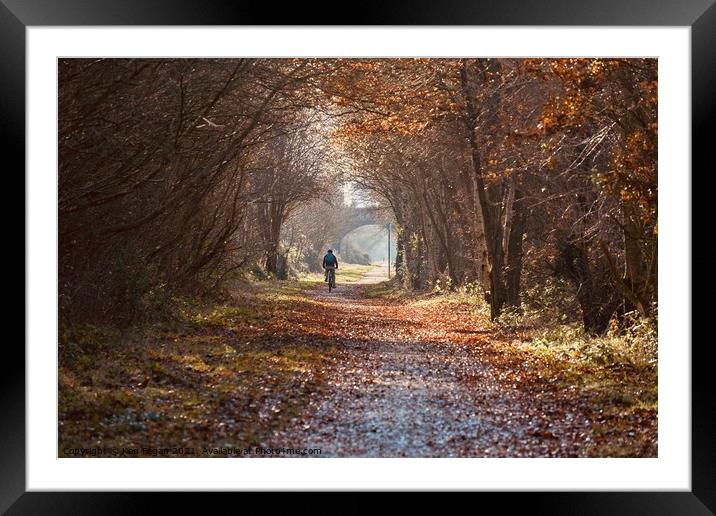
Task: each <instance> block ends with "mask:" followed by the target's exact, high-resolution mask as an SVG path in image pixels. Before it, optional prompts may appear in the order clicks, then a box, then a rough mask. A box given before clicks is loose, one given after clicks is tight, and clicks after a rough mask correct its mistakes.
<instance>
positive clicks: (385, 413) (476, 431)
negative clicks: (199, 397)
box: [263, 269, 593, 457]
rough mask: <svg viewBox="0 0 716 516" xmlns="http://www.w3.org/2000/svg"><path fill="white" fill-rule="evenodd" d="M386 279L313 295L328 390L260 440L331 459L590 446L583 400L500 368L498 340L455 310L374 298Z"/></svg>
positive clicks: (548, 451)
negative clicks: (325, 348) (330, 349)
mask: <svg viewBox="0 0 716 516" xmlns="http://www.w3.org/2000/svg"><path fill="white" fill-rule="evenodd" d="M384 278H385V270H384V269H381V270H373V271H371V272H369V273H368V274H367V275H366V276H365V277H364V278H362V279H361V280H359V281H358V282H357V283H353V284H346V283H344V284H341V283H340V276H339V277H338V280H339V283H338V289H337V290H336V291H334V292H333V293H331V294H329V293H328V292H327V290H326V289H325V286H324V284H322V285H320V286H317V287H315V288H313V289H311V290H310V291H309V292H308V295H309V297H310V298H311V300H312V303H311V306H312V310H315V311H316V313H315V314H313V315H314V316H315V320H320V321H321V324H322V330H321V333H322V335H323V336H324V337H328V338H330V339H331V340H332V341H333V342H334V344H335V348H336V353H335V358H334V359H333V360H332V363H331V366H330V367H329V370H327V371H326V374H327V378H326V384H325V387H324V388H323V389H321V390H317V391H315V392H312V393H311V394H310V395H309V396H308V398H307V399H306V400H304V403H303V409H302V410H301V414H300V415H299V416H297V417H295V418H294V419H293V420H292V421H291V422H290V423H289V424H288V426H286V427H285V428H284V429H282V430H281V431H280V432H278V433H276V434H275V435H274V436H273V437H271V438H270V439H268V440H267V442H265V443H263V445H265V446H271V447H291V448H320V449H321V450H322V453H321V456H324V457H325V456H329V457H335V456H338V457H432V456H437V457H460V456H472V457H490V456H495V457H505V456H519V457H536V456H540V457H545V456H585V455H588V454H589V450H590V448H592V446H593V431H592V423H591V421H590V417H589V409H588V404H587V403H586V400H580V399H579V397H575V396H569V394H570V393H569V392H563V390H562V389H561V388H560V389H557V388H552V386H551V385H550V383H549V381H545V382H537V383H535V382H533V381H525V382H521V381H520V371H519V370H510V369H509V368H505V367H504V364H503V366H501V367H499V366H497V364H496V363H497V362H498V361H499V360H500V359H501V357H500V356H499V353H495V351H494V348H492V347H490V346H487V345H486V344H487V343H488V342H489V339H492V338H494V336H493V335H491V333H490V331H489V330H486V329H485V328H482V327H479V326H477V325H476V320H475V318H474V317H468V314H467V313H465V312H464V311H462V310H461V309H460V308H459V307H458V306H456V307H454V309H448V310H446V309H445V307H444V306H441V307H440V309H439V310H438V309H437V308H436V307H435V306H434V305H432V304H430V303H429V302H427V303H420V302H403V301H397V300H387V299H383V298H369V297H367V296H366V293H367V291H368V289H369V288H370V287H371V284H372V283H376V282H378V281H382V280H383V279H384ZM518 369H519V368H518ZM560 391H562V392H560Z"/></svg>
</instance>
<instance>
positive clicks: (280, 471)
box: [26, 27, 691, 490]
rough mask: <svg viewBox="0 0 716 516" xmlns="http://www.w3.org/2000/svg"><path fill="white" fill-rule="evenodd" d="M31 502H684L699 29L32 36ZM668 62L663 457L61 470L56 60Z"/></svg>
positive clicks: (203, 462)
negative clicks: (306, 492)
mask: <svg viewBox="0 0 716 516" xmlns="http://www.w3.org/2000/svg"><path fill="white" fill-rule="evenodd" d="M27 31H28V32H27V42H28V46H27V53H28V61H27V64H28V67H27V103H28V104H27V115H28V125H27V142H28V143H27V166H28V168H27V192H28V199H27V219H26V220H27V226H26V227H27V231H28V234H27V246H28V249H27V251H28V253H27V256H28V266H29V269H28V274H27V293H28V295H27V303H28V305H27V319H26V324H27V367H28V370H27V403H28V405H27V489H28V490H52V489H57V490H73V489H76V490H80V489H85V490H86V489H97V490H99V489H101V490H111V489H132V490H140V489H166V490H171V489H176V490H179V489H181V490H185V489H202V490H203V489H206V490H214V489H216V490H219V489H220V490H229V489H271V488H283V489H305V488H329V489H331V488H332V489H347V488H376V489H396V488H401V489H421V488H435V489H484V490H505V489H521V490H542V489H552V490H555V489H566V490H604V489H609V490H651V489H654V490H662V489H673V490H690V486H691V479H690V406H691V398H690V353H691V352H690V348H691V327H690V309H691V307H690V286H691V273H690V266H691V257H690V249H691V241H690V233H691V225H690V224H691V223H690V215H689V214H690V211H691V208H690V203H691V199H690V178H691V161H690V143H691V131H690V128H691V120H690V110H691V87H690V74H691V69H690V60H691V57H690V39H691V38H690V29H689V28H688V27H671V28H643V27H640V28H629V27H627V28H551V27H550V28H548V27H535V28H496V27H488V28H480V27H469V28H467V27H455V28H345V29H344V28H341V29H337V28H336V29H334V28H330V29H329V28H290V29H289V28H258V27H251V28H240V27H214V28H179V27H168V28H148V27H142V28H139V27H121V28H68V27H54V28H46V27H29V28H28V29H27ZM72 56H77V57H110V56H116V57H126V56H153V57H158V56H161V57H163V56H167V57H169V56H187V57H188V56H197V57H202V56H204V57H205V56H226V57H240V56H256V57H260V56H267V57H268V56H292V57H302V56H303V57H308V56H322V57H331V56H363V57H367V56H403V57H408V56H430V57H450V56H473V57H474V56H485V57H498V56H521V57H530V56H535V57H536V56H551V57H571V56H600V57H615V56H622V57H627V56H634V57H658V58H659V207H660V209H659V457H658V459H323V460H312V459H307V460H301V459H294V460H290V459H273V460H271V459H269V460H266V459H251V458H242V459H233V460H232V459H223V460H221V459H219V460H208V459H161V458H155V459H151V458H147V459H92V458H88V459H58V458H57V404H56V396H57V354H56V353H57V337H56V335H57V319H56V313H57V289H56V285H57V268H56V263H57V262H56V256H57V252H56V249H57V195H56V189H57V126H56V124H57V58H58V57H72Z"/></svg>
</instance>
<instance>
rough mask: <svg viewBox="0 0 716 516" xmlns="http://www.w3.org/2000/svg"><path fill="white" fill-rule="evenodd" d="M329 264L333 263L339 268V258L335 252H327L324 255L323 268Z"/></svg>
mask: <svg viewBox="0 0 716 516" xmlns="http://www.w3.org/2000/svg"><path fill="white" fill-rule="evenodd" d="M327 265H332V266H333V267H336V268H338V258H336V255H335V254H333V253H326V255H325V256H324V257H323V268H324V269H325V268H326V266H327Z"/></svg>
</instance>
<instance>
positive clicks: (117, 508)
mask: <svg viewBox="0 0 716 516" xmlns="http://www.w3.org/2000/svg"><path fill="white" fill-rule="evenodd" d="M714 2H715V0H662V1H659V2H657V1H652V2H650V1H648V0H603V1H600V2H581V3H575V2H574V0H542V1H538V2H527V1H524V0H489V1H474V0H472V1H471V0H459V1H456V0H450V1H440V2H436V1H432V2H429V1H425V0H421V1H412V2H410V1H408V0H401V1H393V2H390V3H388V2H376V1H367V2H360V3H352V4H343V5H339V6H337V5H336V4H335V3H333V4H328V3H324V2H311V3H310V4H304V3H281V4H280V7H279V4H272V3H268V2H262V3H259V2H251V3H249V2H247V1H244V0H234V1H225V0H214V1H212V2H208V1H204V2H202V1H199V0H122V1H118V0H94V1H92V0H54V1H53V0H0V146H2V148H3V149H2V156H3V163H4V164H5V167H3V168H5V170H7V172H8V175H12V174H13V173H14V174H15V176H16V177H19V176H20V174H18V173H17V172H19V170H20V168H21V167H22V169H23V171H24V166H25V35H26V32H25V29H26V28H27V27H29V26H45V25H56V26H64V25H272V26H276V25H339V26H340V25H431V26H433V25H552V26H555V25H557V26H564V25H571V26H596V25H607V26H617V25H618V26H625V25H626V26H628V25H637V26H638V25H643V26H690V27H691V80H692V98H691V101H692V169H693V170H694V171H696V170H698V171H700V172H701V173H702V174H706V173H707V164H710V163H709V162H708V161H707V158H708V157H709V156H708V150H707V149H708V147H707V140H706V139H707V129H708V122H709V121H710V120H712V119H713V118H714V114H716V110H715V109H714V104H715V102H714V100H715V95H714V91H716V6H715V5H714ZM8 163H14V165H13V168H11V167H10V166H9V165H8ZM670 173H677V174H684V176H685V177H684V180H688V181H691V178H692V177H693V176H694V174H693V173H691V175H690V176H689V175H688V174H689V172H688V171H671V172H670ZM21 188H23V191H24V182H23V185H22V186H21ZM692 204H693V203H692ZM6 211H7V209H6ZM16 213H17V212H16V211H15V214H16ZM15 217H16V215H15ZM15 217H10V216H8V214H7V213H6V219H5V220H6V221H12V220H14V219H15ZM23 249H24V248H23ZM23 253H24V251H23ZM23 257H24V258H25V259H26V258H27V257H26V256H24V255H23ZM692 263H693V261H692ZM25 270H26V269H25ZM26 280H27V278H26ZM18 304H19V301H18ZM5 343H6V346H5V349H4V353H5V355H4V358H5V360H3V373H4V374H3V375H2V377H0V381H2V391H1V395H2V403H1V405H0V414H1V416H0V421H2V425H0V435H1V439H0V442H1V443H2V446H3V453H2V456H1V459H0V463H1V464H2V466H1V467H0V511H3V512H4V511H8V512H7V514H106V513H114V512H122V513H124V512H127V513H130V512H131V513H140V512H143V511H147V512H148V511H149V510H152V511H154V509H152V508H151V506H150V505H148V504H147V502H148V501H150V500H153V499H158V500H159V501H160V503H162V505H163V508H164V512H169V505H175V504H180V505H181V506H182V507H183V508H184V509H185V510H186V509H190V508H191V507H192V503H190V500H189V498H190V495H189V494H188V493H173V494H171V495H167V494H166V493H163V494H160V493H126V492H125V493H120V492H112V493H97V492H93V493H78V492H71V493H69V492H67V493H60V492H52V493H50V492H43V493H40V492H26V487H25V485H26V484H25V478H26V466H25V453H26V446H27V445H28V444H30V445H31V443H26V440H25V401H26V400H25V353H24V350H23V348H21V347H20V344H19V342H18V341H11V340H9V339H6V341H5ZM683 344H684V347H685V349H688V347H689V346H690V347H691V356H692V407H691V408H692V410H691V413H692V422H691V425H692V457H691V465H692V477H691V480H692V490H691V491H690V492H548V493H544V492H531V493H513V492H510V493H476V494H478V495H479V496H480V498H481V499H483V500H484V501H488V500H486V499H488V498H489V499H490V500H489V501H495V502H498V503H500V504H501V505H502V506H503V507H504V508H505V509H507V510H515V509H517V510H518V511H520V512H523V511H525V510H529V511H530V512H537V513H539V512H546V513H549V514H650V515H656V514H680V515H687V514H694V515H697V514H699V515H700V514H714V511H716V467H715V464H716V461H715V460H714V456H715V455H716V446H715V445H714V437H716V428H715V425H714V421H713V417H712V415H713V414H714V413H716V403H715V402H714V397H713V396H712V391H713V388H712V385H711V383H710V381H709V380H710V371H709V369H711V365H710V363H709V361H708V351H709V350H708V347H709V344H710V342H709V339H703V340H701V341H696V342H693V343H692V342H684V343H683ZM8 354H9V355H8ZM211 496H212V497H213V501H214V502H216V501H217V500H222V499H223V500H226V499H227V498H228V497H231V496H234V495H233V494H230V493H225V494H217V493H214V494H212V495H211ZM241 496H246V495H245V494H242V495H241ZM506 498H509V504H506V503H505V502H506ZM483 500H481V501H483ZM515 502H516V503H515ZM244 503H245V502H244ZM167 504H168V505H167Z"/></svg>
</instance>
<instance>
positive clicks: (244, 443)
mask: <svg viewBox="0 0 716 516" xmlns="http://www.w3.org/2000/svg"><path fill="white" fill-rule="evenodd" d="M306 286H307V283H306V282H302V281H295V280H294V281H286V282H265V283H263V284H255V285H253V287H252V291H251V292H250V293H243V294H242V301H241V303H242V304H240V305H239V304H222V305H214V306H212V305H209V306H201V305H198V304H189V303H185V304H184V305H183V307H182V309H181V311H180V312H179V313H178V317H177V320H175V321H174V322H173V323H172V324H163V325H157V326H153V327H148V328H144V329H143V331H141V332H140V331H135V332H134V334H133V335H131V336H124V337H122V336H119V335H118V334H117V333H116V332H113V331H112V330H111V329H108V328H105V329H102V328H96V327H79V328H75V329H73V330H72V331H68V330H65V331H64V332H63V334H62V335H61V336H60V337H61V338H60V346H59V355H60V369H59V419H60V427H59V454H60V456H72V455H73V453H74V452H73V450H77V449H82V448H84V449H87V448H93V447H94V448H103V449H110V450H112V449H114V450H122V449H126V450H139V451H138V453H136V454H132V453H129V454H128V455H127V456H152V455H155V454H156V453H157V450H162V449H169V450H170V451H169V452H168V453H166V454H164V455H162V456H198V457H202V456H207V455H206V453H205V452H204V451H203V449H204V447H207V448H213V447H226V446H231V447H235V448H247V447H250V446H254V445H259V444H261V443H263V442H265V441H266V440H267V439H269V438H270V437H271V436H272V435H274V434H275V433H276V432H278V431H280V430H281V429H282V428H284V427H285V426H286V425H287V424H288V423H289V422H290V421H291V419H292V418H294V417H296V416H298V415H299V414H300V413H301V410H302V409H303V407H304V405H305V403H306V400H307V397H308V396H309V395H310V393H311V392H313V391H315V390H319V389H320V388H322V385H323V382H324V372H325V370H326V368H327V366H328V364H329V363H330V361H331V360H332V356H333V353H334V350H333V348H332V347H331V346H330V345H329V344H327V343H325V342H320V341H319V340H316V341H312V342H304V341H297V340H295V339H292V338H291V335H290V327H289V326H287V324H286V320H285V317H287V315H286V314H291V313H293V312H295V311H296V310H297V309H298V310H300V309H302V308H301V306H303V307H304V308H305V306H306V305H297V303H298V302H300V301H305V298H302V297H301V295H300V294H301V292H302V290H303V289H305V288H306ZM299 317H300V315H299ZM187 450H188V452H187ZM120 453H121V452H120Z"/></svg>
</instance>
